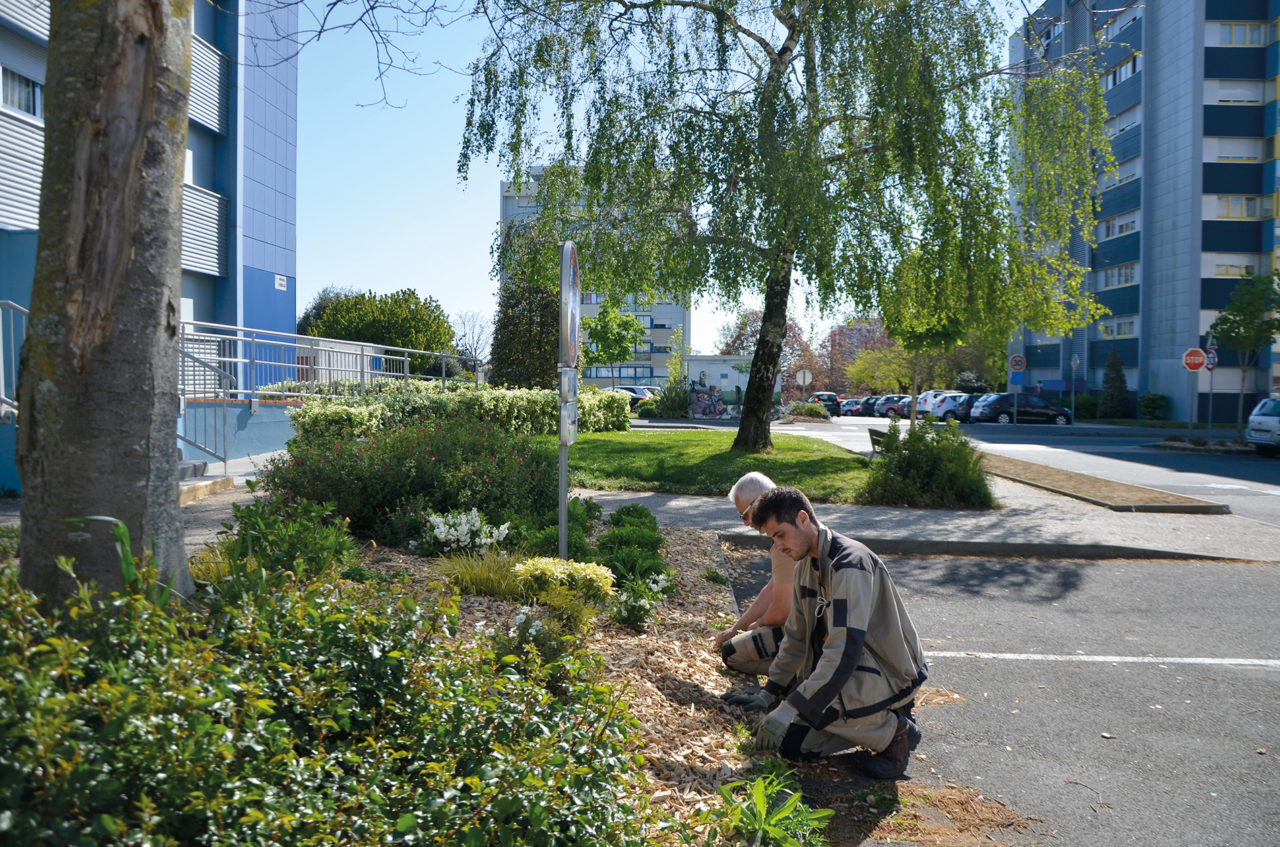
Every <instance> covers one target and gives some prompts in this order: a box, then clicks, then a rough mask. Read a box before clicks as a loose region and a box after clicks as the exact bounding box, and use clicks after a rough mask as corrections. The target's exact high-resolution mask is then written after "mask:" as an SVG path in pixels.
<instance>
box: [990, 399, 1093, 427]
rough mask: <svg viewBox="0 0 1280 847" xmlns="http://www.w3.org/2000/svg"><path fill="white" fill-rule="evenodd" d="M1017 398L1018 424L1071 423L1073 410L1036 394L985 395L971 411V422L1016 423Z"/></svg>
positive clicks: (1063, 424)
mask: <svg viewBox="0 0 1280 847" xmlns="http://www.w3.org/2000/svg"><path fill="white" fill-rule="evenodd" d="M1015 398H1017V404H1018V413H1017V423H1051V424H1058V425H1059V426H1065V425H1067V424H1069V423H1071V410H1070V409H1066V408H1064V407H1062V406H1059V405H1058V404H1056V403H1050V402H1049V401H1048V400H1045V399H1043V398H1041V397H1038V396H1036V395H1035V394H1008V393H1005V394H984V395H982V397H981V398H980V399H979V400H978V401H977V402H976V403H974V404H973V408H972V409H970V410H969V420H970V421H972V422H974V423H978V422H982V421H994V422H995V423H1014V406H1013V404H1014V399H1015Z"/></svg>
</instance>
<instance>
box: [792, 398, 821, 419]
mask: <svg viewBox="0 0 1280 847" xmlns="http://www.w3.org/2000/svg"><path fill="white" fill-rule="evenodd" d="M787 414H788V415H791V416H792V417H794V418H822V419H823V420H828V421H829V420H831V413H830V412H828V411H827V407H826V406H824V405H822V404H821V403H805V402H802V401H800V400H797V401H796V402H794V403H792V404H791V405H790V406H788V407H787Z"/></svg>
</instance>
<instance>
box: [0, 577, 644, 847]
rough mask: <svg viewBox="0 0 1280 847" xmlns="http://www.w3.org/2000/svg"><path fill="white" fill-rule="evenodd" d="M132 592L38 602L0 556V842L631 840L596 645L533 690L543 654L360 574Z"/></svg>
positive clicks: (619, 725)
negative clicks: (226, 602) (187, 595)
mask: <svg viewBox="0 0 1280 847" xmlns="http://www.w3.org/2000/svg"><path fill="white" fill-rule="evenodd" d="M154 581H155V576H154V569H150V571H149V573H148V574H146V575H144V577H143V578H142V580H141V582H142V583H145V585H146V586H148V587H154ZM147 593H148V592H139V593H136V594H123V595H113V596H112V598H111V599H110V602H107V603H103V602H100V598H98V597H96V596H95V595H93V593H92V592H91V590H89V589H83V590H82V591H81V592H79V593H77V594H76V595H75V596H73V597H72V598H71V600H69V601H68V603H67V605H66V606H65V607H64V608H63V609H62V610H61V614H60V615H58V616H56V617H52V616H50V617H46V616H45V615H43V614H42V613H41V611H40V609H39V605H38V602H37V598H36V597H35V596H34V595H32V594H30V593H29V592H26V591H24V590H23V589H21V588H20V587H19V586H18V584H17V580H16V577H15V576H14V575H13V574H7V575H0V680H3V684H0V730H2V731H0V773H2V774H3V784H4V791H3V792H0V821H3V826H4V840H5V841H6V843H13V844H55V843H56V844H246V845H250V844H269V843H283V844H322V843H349V844H376V843H390V842H406V841H413V842H418V843H442V844H472V843H475V844H484V845H488V844H499V843H501V844H508V843H510V844H546V845H562V846H563V847H569V845H583V847H605V845H636V847H639V845H643V844H645V843H646V837H645V835H644V828H645V826H646V824H647V823H649V822H650V821H651V820H652V813H651V812H649V811H647V810H646V809H644V808H640V809H636V808H634V804H633V803H632V802H631V801H630V800H629V798H634V797H638V796H643V795H644V789H643V788H642V786H641V785H640V781H641V780H642V777H641V775H640V774H639V773H638V771H637V765H636V760H635V758H634V749H635V744H636V741H635V739H634V738H633V736H632V731H633V730H632V726H631V719H630V718H629V716H628V715H627V713H626V709H625V706H623V705H622V704H621V702H620V699H619V696H618V695H615V694H613V693H612V692H611V691H610V690H609V689H608V688H606V687H604V686H601V685H599V684H598V677H597V673H596V665H594V664H593V663H591V662H583V661H581V660H577V659H575V658H574V657H566V658H563V659H561V660H559V661H557V662H556V663H555V664H556V670H555V679H556V682H557V684H556V686H555V690H556V692H557V693H554V694H549V692H550V691H551V690H552V689H551V688H550V687H549V686H548V681H549V678H548V677H547V676H546V670H545V669H544V668H543V667H542V666H541V665H540V663H538V662H526V663H523V664H521V665H520V666H518V667H517V666H511V665H508V664H503V663H502V662H501V661H500V658H501V657H498V658H497V659H495V657H494V656H493V654H492V653H491V652H489V651H487V650H482V649H475V648H466V647H462V646H458V645H456V644H451V643H450V642H449V641H447V640H445V639H442V638H441V637H440V635H441V631H440V627H441V626H442V625H444V624H445V623H446V622H447V621H448V620H449V619H450V618H451V617H452V615H453V613H454V611H456V610H454V609H453V608H452V607H451V606H450V605H449V604H448V603H445V604H442V605H440V606H437V607H434V608H420V607H418V606H416V605H415V604H414V603H413V602H412V601H410V600H409V599H408V598H403V597H402V598H399V599H395V598H393V597H388V596H386V595H385V594H381V593H379V590H378V589H377V588H376V587H374V586H369V585H353V584H351V583H343V584H342V585H341V586H340V587H339V586H338V585H335V584H330V583H326V582H324V581H321V582H316V583H312V584H309V585H292V586H285V587H283V588H282V590H281V591H279V592H278V593H277V594H275V595H274V602H272V603H270V604H265V605H262V606H253V607H249V606H241V607H236V608H234V609H228V610H227V612H228V613H227V614H226V615H224V616H221V617H215V618H205V617H201V616H200V615H199V614H198V613H197V611H196V610H194V609H184V608H169V609H164V608H162V607H161V606H160V605H158V604H156V603H154V602H152V601H151V600H149V599H147ZM69 621H74V630H73V629H71V628H69V626H68V624H67V622H69ZM495 751H502V755H495V754H494V752H495ZM568 751H572V754H569V752H568Z"/></svg>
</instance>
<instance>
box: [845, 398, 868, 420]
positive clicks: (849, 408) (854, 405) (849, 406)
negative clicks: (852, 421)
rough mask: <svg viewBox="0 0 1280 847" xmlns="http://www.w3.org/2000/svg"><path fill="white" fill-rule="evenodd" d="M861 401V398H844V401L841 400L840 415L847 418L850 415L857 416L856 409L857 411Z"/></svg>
mask: <svg viewBox="0 0 1280 847" xmlns="http://www.w3.org/2000/svg"><path fill="white" fill-rule="evenodd" d="M862 399H863V398H861V397H846V398H845V399H843V400H841V401H840V415H841V416H842V417H846V418H847V417H849V416H850V415H856V414H858V412H857V409H858V406H859V405H860V404H861V403H862Z"/></svg>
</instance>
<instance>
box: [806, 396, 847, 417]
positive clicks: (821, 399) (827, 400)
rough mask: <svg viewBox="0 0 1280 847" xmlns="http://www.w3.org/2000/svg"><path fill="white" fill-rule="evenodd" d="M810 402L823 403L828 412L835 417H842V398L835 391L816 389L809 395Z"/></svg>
mask: <svg viewBox="0 0 1280 847" xmlns="http://www.w3.org/2000/svg"><path fill="white" fill-rule="evenodd" d="M808 402H810V403H821V404H822V406H823V408H825V409H826V410H827V414H828V415H830V416H831V417H833V418H838V417H840V398H839V397H837V396H836V393H835V392H834V391H815V392H813V393H812V394H810V395H809V401H808Z"/></svg>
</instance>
